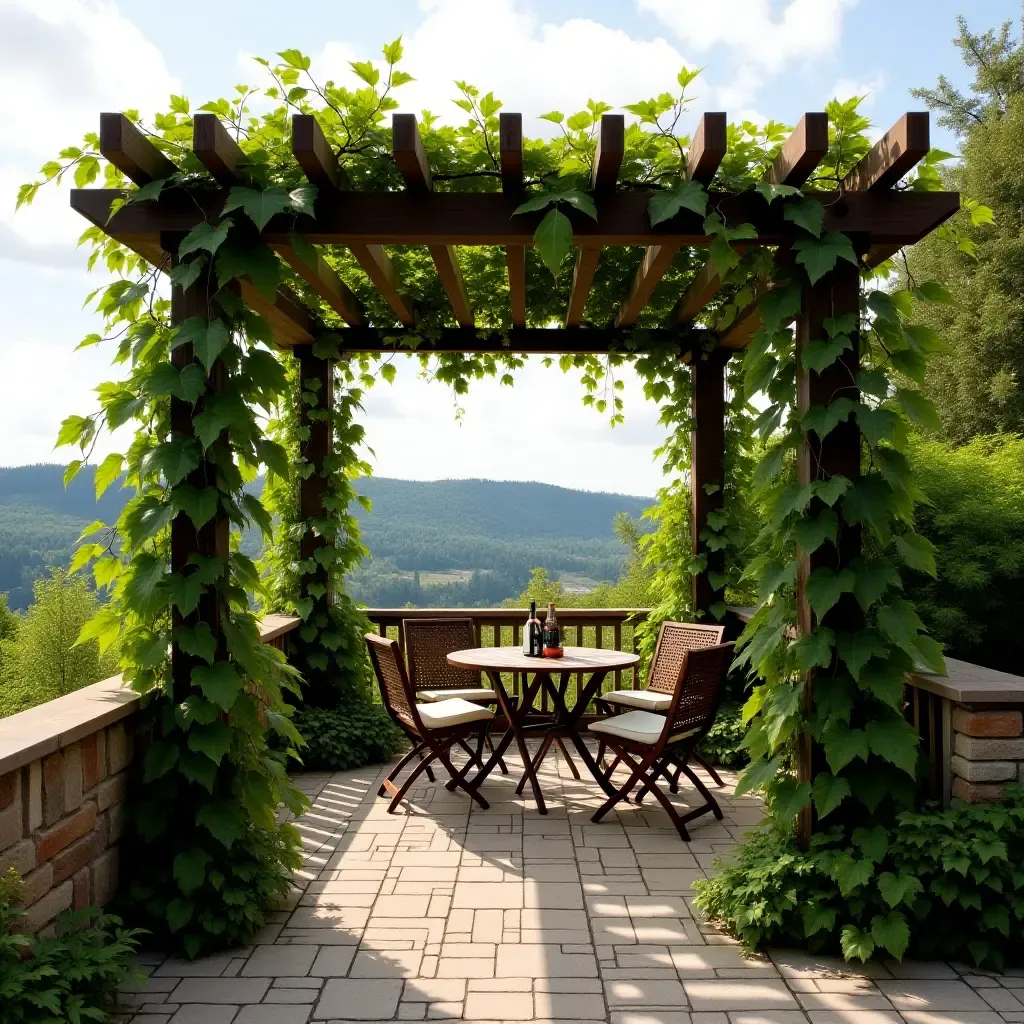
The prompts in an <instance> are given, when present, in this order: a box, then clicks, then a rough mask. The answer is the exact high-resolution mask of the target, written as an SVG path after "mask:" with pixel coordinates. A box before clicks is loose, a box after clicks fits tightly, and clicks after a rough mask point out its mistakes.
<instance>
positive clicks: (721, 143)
mask: <svg viewBox="0 0 1024 1024" xmlns="http://www.w3.org/2000/svg"><path fill="white" fill-rule="evenodd" d="M728 131H729V126H728V124H727V121H726V115H725V113H724V112H722V111H716V112H714V113H709V114H704V116H703V117H701V119H700V124H699V125H697V130H696V131H695V132H694V133H693V140H692V141H691V142H690V149H689V151H688V152H687V154H686V176H687V178H689V179H691V180H692V181H699V182H700V183H701V184H702V185H707V184H708V183H709V182H710V181H711V179H712V178H714V176H715V172H716V171H717V170H718V167H719V164H721V162H722V161H723V160H724V159H725V151H726V148H727V145H728V143H727V138H728Z"/></svg>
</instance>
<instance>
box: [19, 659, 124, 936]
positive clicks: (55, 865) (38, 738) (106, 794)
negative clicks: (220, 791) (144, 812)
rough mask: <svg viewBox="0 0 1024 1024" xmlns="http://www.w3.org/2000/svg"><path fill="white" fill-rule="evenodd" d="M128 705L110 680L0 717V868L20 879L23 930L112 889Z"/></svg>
mask: <svg viewBox="0 0 1024 1024" xmlns="http://www.w3.org/2000/svg"><path fill="white" fill-rule="evenodd" d="M137 709H138V697H137V695H135V694H132V693H131V692H130V691H126V690H124V689H123V688H122V687H121V681H120V678H115V679H113V680H104V681H103V682H100V683H96V684H95V686H90V687H86V688H85V689H84V690H79V691H78V692H77V693H73V694H69V695H68V696H67V697H61V698H59V699H58V700H56V701H50V702H49V703H48V704H45V705H41V706H40V707H38V708H32V709H31V710H29V711H24V712H22V713H20V714H18V715H12V716H11V717H10V718H6V719H0V873H6V872H7V870H8V868H10V867H14V869H15V870H16V871H17V872H18V874H20V875H21V876H22V878H23V880H24V882H25V910H26V917H25V920H24V921H23V922H22V930H24V931H28V932H42V933H43V934H44V935H45V934H47V932H48V931H49V929H50V928H51V927H52V923H53V919H54V918H55V917H56V916H57V915H58V914H59V913H60V912H61V911H63V910H68V909H69V908H74V909H82V908H83V907H88V906H102V905H103V904H104V903H106V902H107V901H108V900H110V898H111V897H112V896H113V895H114V892H115V891H116V889H117V877H118V850H117V841H118V839H119V838H120V835H121V827H122V808H123V801H124V794H125V781H126V769H127V767H128V765H129V764H130V763H131V761H132V757H133V754H134V747H135V737H134V732H135V721H136V719H137V715H136V714H135V712H136V711H137Z"/></svg>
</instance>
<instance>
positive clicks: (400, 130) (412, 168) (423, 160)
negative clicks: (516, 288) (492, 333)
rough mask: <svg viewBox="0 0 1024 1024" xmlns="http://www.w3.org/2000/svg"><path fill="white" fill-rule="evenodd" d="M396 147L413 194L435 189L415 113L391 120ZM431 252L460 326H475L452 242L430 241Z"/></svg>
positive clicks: (401, 166) (396, 159)
mask: <svg viewBox="0 0 1024 1024" xmlns="http://www.w3.org/2000/svg"><path fill="white" fill-rule="evenodd" d="M391 140H392V151H393V155H394V158H395V163H396V165H397V166H398V170H399V171H400V172H401V174H402V179H403V180H404V181H405V187H406V190H407V191H408V192H411V193H413V194H417V193H420V194H422V193H427V192H431V191H433V188H434V181H433V177H432V175H431V173H430V164H429V162H428V161H427V154H426V151H425V150H424V148H423V140H422V139H421V138H420V131H419V127H418V126H417V124H416V115H415V114H394V115H393V116H392V120H391ZM427 248H428V249H429V250H430V256H431V258H432V259H433V261H434V266H435V267H436V268H437V276H438V277H439V278H440V279H441V285H442V286H443V287H444V290H445V292H446V294H447V295H448V301H449V302H450V303H451V306H452V312H453V313H454V314H455V321H456V323H458V325H459V326H460V327H472V326H473V309H472V307H471V306H470V303H469V295H468V293H467V292H466V283H465V281H463V279H462V268H461V267H460V266H459V261H458V259H457V258H456V256H455V247H454V245H452V244H450V243H437V242H435V243H428V245H427Z"/></svg>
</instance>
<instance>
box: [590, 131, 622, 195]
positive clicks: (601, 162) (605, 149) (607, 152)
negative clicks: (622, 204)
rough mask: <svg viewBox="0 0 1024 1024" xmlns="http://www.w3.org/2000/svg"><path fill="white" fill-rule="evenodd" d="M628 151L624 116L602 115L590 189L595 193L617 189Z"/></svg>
mask: <svg viewBox="0 0 1024 1024" xmlns="http://www.w3.org/2000/svg"><path fill="white" fill-rule="evenodd" d="M625 151H626V119H625V117H623V115H622V114H602V115H601V124H600V126H599V128H598V131H597V152H596V153H595V154H594V170H593V173H592V174H591V177H590V187H591V189H592V190H593V191H595V192H603V191H607V190H609V189H613V188H615V182H616V179H617V178H618V176H619V168H620V167H621V166H622V157H623V154H624V153H625Z"/></svg>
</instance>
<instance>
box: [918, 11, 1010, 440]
mask: <svg viewBox="0 0 1024 1024" xmlns="http://www.w3.org/2000/svg"><path fill="white" fill-rule="evenodd" d="M958 24H959V27H960V35H959V36H958V37H957V39H956V40H955V42H956V45H957V47H958V48H959V50H960V52H961V54H962V57H963V60H964V63H965V64H966V65H967V66H968V67H970V68H973V69H974V71H975V78H974V81H973V83H972V85H971V90H970V94H969V95H966V96H965V95H963V94H961V93H960V92H959V91H958V90H956V89H954V88H953V86H952V85H950V83H949V82H948V80H947V79H946V78H945V77H944V76H942V77H940V78H939V81H938V84H937V86H936V88H934V89H915V90H913V93H914V95H915V96H916V97H917V98H919V99H922V100H924V102H925V103H927V104H928V106H929V107H931V108H932V109H933V110H936V111H939V114H940V116H939V118H938V123H939V124H941V125H945V126H947V127H949V128H951V129H952V130H953V131H954V132H956V133H957V135H958V136H959V137H960V139H961V140H962V148H961V155H962V158H963V159H962V162H961V163H960V165H959V166H956V167H954V168H952V169H950V170H949V171H947V172H945V175H944V176H945V177H946V179H947V184H948V186H949V187H951V188H956V189H959V190H960V191H961V193H962V194H963V195H964V196H965V197H969V199H968V201H967V202H966V203H965V209H964V210H963V211H962V212H961V213H960V214H958V216H957V218H956V219H955V220H956V227H957V230H958V232H960V233H961V235H962V238H961V241H960V245H959V246H958V247H953V246H950V245H948V244H947V239H946V238H944V237H942V234H943V233H942V232H941V231H940V232H937V233H934V234H932V235H930V236H928V237H927V238H925V239H924V241H922V242H919V243H918V244H917V245H916V246H914V247H913V249H911V250H910V252H909V254H908V260H907V264H906V270H907V272H908V273H909V275H911V276H912V277H913V278H914V279H916V280H929V279H932V280H937V281H941V282H942V283H943V284H944V285H945V286H946V288H947V289H948V290H949V292H950V296H951V302H949V303H948V304H945V305H935V304H925V303H918V304H917V305H918V307H919V308H918V309H916V310H915V315H916V316H917V318H918V320H919V321H920V322H923V323H924V324H926V325H927V326H929V327H931V328H933V329H934V330H936V331H937V332H938V333H939V335H940V337H941V338H942V340H943V341H944V342H945V343H946V345H947V350H946V351H945V352H944V353H939V354H937V355H936V356H935V357H934V358H933V359H932V360H931V363H930V365H929V368H928V372H927V376H926V378H925V390H926V392H927V393H928V394H929V396H930V397H931V398H932V399H933V401H934V402H935V403H936V406H937V409H938V412H939V417H940V420H941V422H942V431H943V433H944V434H945V435H946V436H947V437H948V438H949V439H950V440H952V441H954V442H955V443H958V444H961V443H964V442H966V441H968V440H970V438H972V437H975V436H977V435H979V434H986V433H996V432H1001V431H1010V432H1020V431H1024V390H1022V388H1021V382H1022V381H1024V235H1022V231H1021V229H1022V227H1024V164H1022V163H1021V161H1020V140H1021V139H1022V138H1024V46H1022V44H1021V41H1020V40H1019V39H1015V38H1014V37H1013V36H1012V34H1011V24H1010V23H1009V22H1007V23H1005V24H1004V25H1003V26H1002V27H1001V29H1000V30H999V31H998V32H996V31H994V30H989V31H988V32H985V33H982V34H981V35H974V34H972V33H971V32H970V31H969V30H968V28H967V23H966V21H965V20H964V19H963V18H960V19H959V20H958ZM975 204H984V205H975ZM986 207H987V208H991V214H990V213H989V211H988V209H986Z"/></svg>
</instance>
